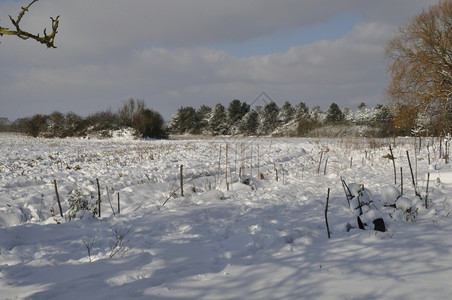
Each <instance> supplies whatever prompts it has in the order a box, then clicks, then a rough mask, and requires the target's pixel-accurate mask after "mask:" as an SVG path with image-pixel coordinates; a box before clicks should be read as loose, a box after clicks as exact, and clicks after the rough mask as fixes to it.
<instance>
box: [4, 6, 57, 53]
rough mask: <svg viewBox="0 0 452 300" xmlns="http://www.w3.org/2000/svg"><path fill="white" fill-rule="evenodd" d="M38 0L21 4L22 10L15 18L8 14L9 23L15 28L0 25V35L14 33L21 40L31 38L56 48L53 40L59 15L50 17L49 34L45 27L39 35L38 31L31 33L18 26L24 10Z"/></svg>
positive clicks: (26, 10)
mask: <svg viewBox="0 0 452 300" xmlns="http://www.w3.org/2000/svg"><path fill="white" fill-rule="evenodd" d="M37 1H38V0H33V1H31V2H30V4H28V5H27V6H23V7H22V10H21V11H20V13H19V15H18V16H17V18H16V19H14V18H13V17H11V16H9V19H10V21H11V23H12V24H13V25H14V27H15V30H10V29H9V28H7V27H0V36H3V35H15V36H17V37H19V38H21V39H23V40H28V39H30V38H31V39H33V40H36V41H37V42H39V43H41V44H44V45H46V46H47V48H56V46H55V44H54V42H55V35H56V34H57V32H58V25H59V23H60V20H59V18H60V16H57V17H56V18H52V17H50V19H51V20H52V32H51V33H50V34H47V29H46V28H44V32H43V33H44V36H41V35H40V34H39V33H38V34H33V33H30V32H28V31H25V30H22V28H20V22H21V21H22V18H23V16H24V15H25V13H26V12H28V9H29V8H30V6H32V5H33V4H34V3H35V2H37Z"/></svg>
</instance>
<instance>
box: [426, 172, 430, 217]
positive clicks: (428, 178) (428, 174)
mask: <svg viewBox="0 0 452 300" xmlns="http://www.w3.org/2000/svg"><path fill="white" fill-rule="evenodd" d="M429 182H430V172H429V173H427V188H426V189H425V208H428V183H429Z"/></svg>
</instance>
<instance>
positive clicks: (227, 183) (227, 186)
mask: <svg viewBox="0 0 452 300" xmlns="http://www.w3.org/2000/svg"><path fill="white" fill-rule="evenodd" d="M228 150H229V146H228V144H226V175H225V177H226V190H227V191H229V182H228V152H229V151H228Z"/></svg>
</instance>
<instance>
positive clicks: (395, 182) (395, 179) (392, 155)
mask: <svg viewBox="0 0 452 300" xmlns="http://www.w3.org/2000/svg"><path fill="white" fill-rule="evenodd" d="M389 152H390V153H391V160H392V165H393V167H394V185H395V184H397V172H396V166H395V157H394V153H393V152H392V147H391V144H389Z"/></svg>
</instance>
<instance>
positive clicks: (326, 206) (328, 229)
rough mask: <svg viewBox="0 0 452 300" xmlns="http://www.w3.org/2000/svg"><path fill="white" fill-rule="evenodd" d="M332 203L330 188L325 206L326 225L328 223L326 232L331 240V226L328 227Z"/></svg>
mask: <svg viewBox="0 0 452 300" xmlns="http://www.w3.org/2000/svg"><path fill="white" fill-rule="evenodd" d="M329 202H330V188H328V194H327V196H326V205H325V223H326V232H327V233H328V238H329V239H330V238H331V234H330V226H329V225H328V203H329Z"/></svg>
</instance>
